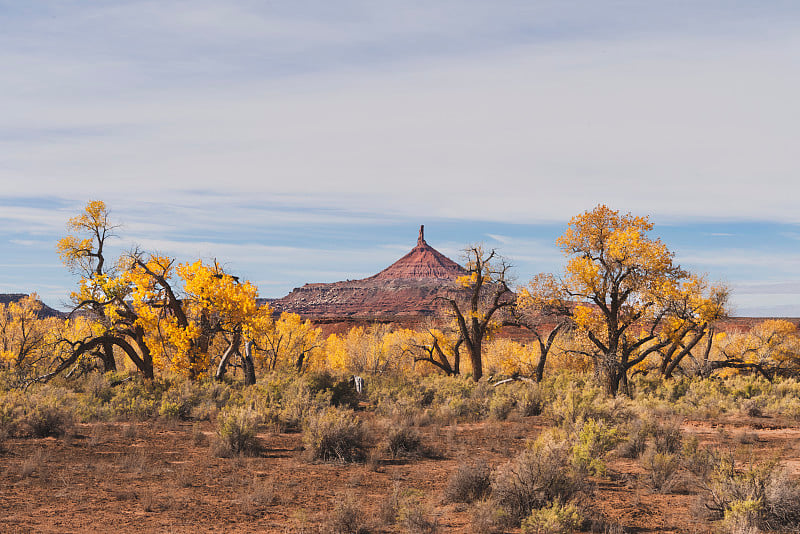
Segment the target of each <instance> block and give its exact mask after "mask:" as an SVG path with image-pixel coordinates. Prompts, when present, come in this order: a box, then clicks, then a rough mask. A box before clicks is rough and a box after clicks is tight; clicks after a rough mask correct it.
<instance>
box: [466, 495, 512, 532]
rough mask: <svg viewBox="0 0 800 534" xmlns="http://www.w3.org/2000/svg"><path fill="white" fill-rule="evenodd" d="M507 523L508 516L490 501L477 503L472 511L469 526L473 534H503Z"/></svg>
mask: <svg viewBox="0 0 800 534" xmlns="http://www.w3.org/2000/svg"><path fill="white" fill-rule="evenodd" d="M507 523H508V514H507V513H506V512H505V510H503V509H502V508H497V505H496V504H495V503H494V502H492V501H491V500H489V501H481V502H478V503H477V504H476V505H475V507H474V508H473V510H472V519H471V520H470V526H471V527H472V532H473V533H474V534H493V533H496V532H503V530H504V528H503V527H504V526H505V525H506V524H507Z"/></svg>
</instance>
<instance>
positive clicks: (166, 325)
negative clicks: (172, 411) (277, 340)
mask: <svg viewBox="0 0 800 534" xmlns="http://www.w3.org/2000/svg"><path fill="white" fill-rule="evenodd" d="M124 277H125V279H126V280H127V281H128V283H129V284H130V287H131V293H130V299H131V305H132V307H133V309H134V311H135V312H136V314H137V316H138V319H137V323H138V324H139V325H141V326H142V327H143V328H144V330H145V332H146V342H147V345H148V346H149V347H150V351H151V353H152V355H153V362H154V365H155V366H157V367H159V368H169V369H171V370H173V371H176V372H178V373H181V374H184V375H186V376H188V377H189V378H190V379H192V380H195V379H197V378H199V377H200V376H201V375H202V374H203V373H205V372H206V371H208V369H209V368H210V367H211V365H212V360H213V358H214V356H215V355H216V354H217V353H218V352H219V351H218V350H216V348H217V347H219V346H220V345H222V346H224V347H225V348H224V352H222V356H221V358H220V360H221V361H220V365H219V366H218V367H217V373H216V374H217V376H221V375H222V374H224V369H225V366H226V365H227V362H228V361H229V358H230V357H231V356H232V355H233V354H238V355H240V356H241V357H243V361H242V366H243V369H244V375H245V383H246V384H253V383H255V367H254V365H253V359H252V355H251V354H250V352H249V346H248V345H247V343H246V341H245V349H246V350H245V351H244V353H242V351H241V350H240V347H241V345H242V340H243V338H248V339H252V338H254V337H255V336H257V335H260V334H261V333H262V331H263V330H264V329H267V328H269V327H270V325H271V322H272V319H271V315H272V312H271V310H270V309H269V307H267V306H261V307H259V306H258V305H257V303H256V297H257V293H258V290H257V288H256V287H255V286H254V285H253V284H251V283H250V282H248V281H240V280H239V279H238V278H237V277H235V276H232V275H230V274H228V273H226V272H225V271H224V270H223V269H222V267H221V266H220V265H219V263H217V262H216V261H214V262H213V263H211V264H209V265H206V264H204V263H203V262H202V261H201V260H198V261H195V262H193V263H182V264H178V265H177V266H175V261H174V260H173V259H172V258H168V257H164V256H155V255H145V254H142V253H139V252H135V253H133V254H131V255H130V256H129V264H128V268H127V269H126V270H125V272H124ZM175 278H177V280H175ZM175 282H178V283H179V284H180V285H181V286H182V287H183V290H182V292H181V293H180V294H178V292H177V291H176V290H175V288H174V286H175Z"/></svg>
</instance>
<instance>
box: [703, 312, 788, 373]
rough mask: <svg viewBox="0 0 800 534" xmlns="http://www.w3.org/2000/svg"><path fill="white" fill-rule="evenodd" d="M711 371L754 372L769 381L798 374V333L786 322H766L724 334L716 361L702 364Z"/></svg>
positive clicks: (780, 320)
mask: <svg viewBox="0 0 800 534" xmlns="http://www.w3.org/2000/svg"><path fill="white" fill-rule="evenodd" d="M706 366H707V369H708V372H711V371H712V370H715V369H737V370H745V371H755V372H758V373H759V374H761V375H762V376H763V377H765V378H766V379H767V380H770V381H772V380H773V379H774V378H775V377H776V376H793V377H797V376H798V375H800V331H798V328H797V326H795V324H794V323H792V322H791V321H787V320H786V319H768V320H766V321H763V322H761V323H758V324H757V325H755V326H753V327H752V328H751V329H750V331H749V332H746V333H733V334H728V335H727V336H726V337H725V339H724V340H723V342H722V343H720V350H719V358H717V359H713V360H710V361H708V362H706Z"/></svg>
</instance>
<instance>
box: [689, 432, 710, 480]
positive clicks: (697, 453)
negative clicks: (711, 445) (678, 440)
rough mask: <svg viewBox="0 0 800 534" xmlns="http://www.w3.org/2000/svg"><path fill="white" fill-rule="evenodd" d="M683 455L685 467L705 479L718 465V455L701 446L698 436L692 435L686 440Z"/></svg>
mask: <svg viewBox="0 0 800 534" xmlns="http://www.w3.org/2000/svg"><path fill="white" fill-rule="evenodd" d="M681 456H682V457H683V465H684V467H686V469H688V470H689V472H690V473H692V474H693V475H695V476H696V477H698V478H700V479H705V478H706V477H707V476H708V474H709V473H710V472H711V471H713V470H714V468H715V467H716V465H717V458H716V455H715V454H714V453H712V452H711V451H709V450H708V449H707V448H704V447H700V440H699V439H698V438H697V436H692V437H690V438H689V439H687V440H686V441H685V442H684V444H683V450H682V452H681Z"/></svg>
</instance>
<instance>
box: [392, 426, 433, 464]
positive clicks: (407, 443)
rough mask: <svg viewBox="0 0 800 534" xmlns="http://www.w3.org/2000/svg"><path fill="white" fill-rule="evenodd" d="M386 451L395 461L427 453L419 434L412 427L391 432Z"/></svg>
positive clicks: (403, 427)
mask: <svg viewBox="0 0 800 534" xmlns="http://www.w3.org/2000/svg"><path fill="white" fill-rule="evenodd" d="M386 450H387V452H388V453H389V454H390V455H391V457H392V458H393V459H396V458H400V457H402V458H409V457H415V456H422V455H424V454H423V453H424V452H425V449H424V448H423V446H422V438H421V437H420V435H419V432H417V431H416V429H414V428H413V427H410V426H401V427H399V428H395V429H393V430H390V431H389V435H388V437H387V444H386Z"/></svg>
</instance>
